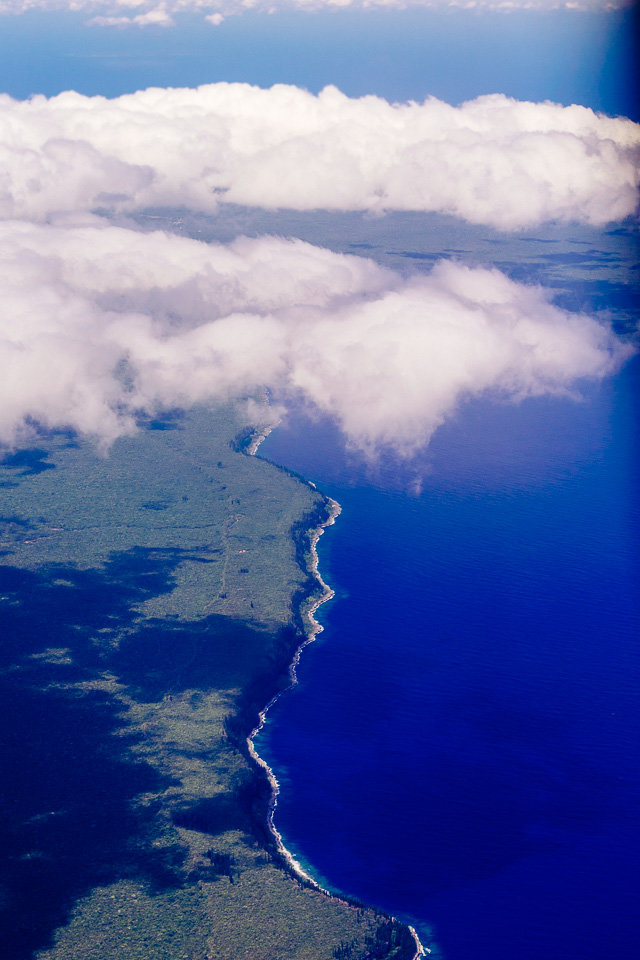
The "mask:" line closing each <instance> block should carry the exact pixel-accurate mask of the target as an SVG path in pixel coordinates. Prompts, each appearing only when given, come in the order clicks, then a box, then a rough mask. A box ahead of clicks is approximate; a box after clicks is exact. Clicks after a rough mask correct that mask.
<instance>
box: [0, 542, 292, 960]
mask: <svg viewBox="0 0 640 960" xmlns="http://www.w3.org/2000/svg"><path fill="white" fill-rule="evenodd" d="M180 559H181V551H179V550H142V549H134V550H130V551H126V552H123V553H121V554H114V555H112V557H111V559H110V560H109V561H108V562H107V563H106V565H105V566H104V568H95V569H91V570H79V569H77V568H75V567H71V566H61V565H56V566H49V567H47V568H43V569H41V570H38V571H31V570H25V569H21V568H17V567H12V566H7V565H5V566H1V567H0V597H2V606H3V612H2V617H3V628H4V629H3V631H2V642H1V645H0V672H1V675H0V703H1V706H0V724H1V729H2V740H3V760H2V764H3V766H4V769H3V770H2V771H1V772H0V777H1V782H2V785H3V786H2V792H1V793H0V817H1V823H2V827H1V828H0V829H1V830H2V850H3V860H4V865H3V868H2V883H1V884H0V890H1V892H2V896H1V898H0V914H2V915H3V919H2V926H3V929H4V931H5V933H4V949H5V950H6V951H7V956H11V957H12V958H13V960H27V958H29V957H30V956H31V955H32V952H33V951H34V950H37V949H41V948H44V947H46V946H47V945H48V944H50V942H51V937H52V934H53V932H54V930H55V929H56V928H58V927H60V926H61V925H64V924H65V923H66V922H67V920H68V918H69V914H70V911H71V909H72V907H73V905H74V903H75V902H76V901H77V900H78V898H80V897H82V896H85V895H87V894H88V893H89V891H90V890H91V889H92V888H94V887H95V886H97V885H105V884H109V883H113V882H115V881H117V880H119V879H123V878H129V879H136V880H141V881H142V882H144V883H146V884H147V885H148V887H149V889H150V890H151V891H154V890H162V889H166V888H167V887H171V886H177V885H182V884H184V883H185V882H186V876H185V874H184V873H183V872H182V869H181V867H182V863H183V859H184V853H183V850H182V848H181V847H180V846H178V845H177V844H173V845H168V846H167V845H164V846H163V847H162V848H161V849H158V848H153V847H152V840H153V839H154V837H156V836H157V835H158V829H159V826H158V821H157V820H156V819H155V818H156V814H157V812H158V804H157V803H150V804H140V803H137V802H136V801H139V800H140V798H141V796H142V795H143V794H153V793H156V794H161V793H162V792H163V791H164V790H165V789H166V788H167V787H168V786H170V785H172V784H173V783H174V781H172V780H171V779H170V777H168V776H165V775H161V774H160V773H159V772H158V771H157V770H156V769H154V767H153V766H152V765H151V764H149V763H145V762H141V761H140V759H139V758H138V757H134V756H133V755H132V748H135V746H136V744H137V743H138V742H139V736H138V735H137V734H136V733H135V732H132V731H127V721H126V710H125V709H124V708H123V703H122V702H121V701H120V700H119V699H118V697H117V695H116V694H115V693H113V692H111V691H110V690H109V689H107V688H105V689H98V688H97V687H95V686H94V687H93V688H92V687H91V686H90V682H91V681H96V680H98V679H100V678H101V677H102V676H103V675H104V673H105V672H108V673H110V674H115V675H116V676H117V677H118V679H119V681H120V682H121V683H124V684H126V685H128V689H127V691H126V692H127V694H128V695H130V696H132V697H134V698H138V699H139V700H141V701H143V702H149V701H151V702H153V701H154V700H156V699H161V698H162V697H163V696H164V695H165V694H167V693H169V692H173V693H175V694H177V693H180V692H182V691H184V690H186V689H194V690H198V689H202V690H204V689H210V688H212V687H216V686H217V687H223V688H224V689H230V688H231V687H232V686H235V685H236V684H237V685H239V686H240V685H242V684H243V683H244V681H245V680H246V681H247V686H248V687H249V688H250V689H254V692H255V691H260V694H261V693H262V691H263V689H264V688H265V687H264V685H265V683H267V678H269V677H270V679H271V683H273V678H274V672H276V673H277V672H278V670H275V671H274V665H275V661H279V660H280V659H281V658H282V661H283V663H284V656H285V648H286V649H288V642H287V641H285V640H284V639H283V642H282V644H279V642H278V638H277V637H276V638H273V637H272V636H271V635H265V633H263V632H261V631H259V630H257V629H255V628H252V627H251V626H250V625H248V624H244V623H240V622H234V621H230V620H229V618H224V617H219V616H216V617H209V618H207V619H206V620H204V621H201V622H198V623H179V622H165V621H160V620H154V621H144V620H141V618H140V614H139V612H138V610H137V605H138V604H140V603H141V602H143V601H144V600H147V599H149V598H150V597H151V596H155V595H158V594H161V593H164V592H167V591H169V590H170V589H172V586H173V577H172V574H173V571H174V569H175V567H176V565H177V564H178V563H179V561H180ZM274 640H275V642H273V641H274ZM118 642H119V643H120V648H119V649H118ZM279 651H281V653H280V652H279ZM235 661H237V664H238V665H234V662H235ZM83 684H86V685H84V686H83ZM256 695H258V694H256ZM245 709H248V710H249V712H251V711H252V710H253V701H252V702H251V704H250V705H247V706H245ZM188 748H189V744H188V742H187V743H186V744H185V749H186V750H188ZM235 787H237V790H236V791H235V794H237V796H236V795H235V794H234V793H230V794H229V796H230V797H231V796H233V797H234V802H231V801H230V800H227V801H225V802H224V803H223V804H222V806H223V807H224V810H223V809H222V807H221V809H220V816H217V815H216V816H214V817H213V819H212V812H213V811H210V810H207V811H205V812H206V814H207V815H206V817H205V820H206V823H205V822H204V821H203V823H202V824H200V825H197V824H195V829H202V830H205V831H207V832H217V831H218V830H225V829H229V827H230V825H231V824H232V822H233V825H234V826H235V827H236V828H239V829H244V830H250V829H251V827H252V826H253V825H254V819H255V818H254V816H252V811H253V812H254V813H255V811H254V807H255V805H256V803H259V804H260V805H261V804H262V803H263V802H264V798H263V797H262V796H261V792H262V791H261V787H260V785H257V786H254V787H253V788H251V787H250V786H248V785H247V783H246V782H245V783H238V784H236V785H235ZM251 789H253V790H254V795H252V796H250V795H249V793H250V791H251ZM243 791H244V794H246V796H244V794H243ZM243 796H244V799H245V801H246V802H245V803H244V807H242V808H238V812H237V816H235V814H234V811H235V809H236V808H235V806H234V804H235V801H236V800H242V798H243ZM225 804H226V805H225ZM187 807H188V803H185V800H184V798H183V801H182V807H181V809H183V815H184V816H186V817H187V819H188V817H189V815H190V814H189V811H188V809H187ZM195 813H197V809H194V814H195ZM222 814H224V816H222ZM221 817H222V818H221ZM234 817H235V819H234ZM177 819H178V820H179V819H180V814H178V817H177ZM200 819H202V817H200ZM214 821H215V822H214ZM176 822H177V821H176ZM185 825H186V824H185Z"/></svg>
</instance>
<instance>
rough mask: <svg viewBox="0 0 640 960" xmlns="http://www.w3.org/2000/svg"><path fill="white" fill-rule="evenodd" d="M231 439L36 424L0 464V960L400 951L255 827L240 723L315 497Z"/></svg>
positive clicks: (259, 815)
mask: <svg viewBox="0 0 640 960" xmlns="http://www.w3.org/2000/svg"><path fill="white" fill-rule="evenodd" d="M240 432H241V424H239V423H238V421H237V419H236V417H235V415H234V414H233V412H232V411H231V410H229V409H224V410H217V411H215V413H214V412H211V411H206V410H198V411H195V412H194V413H193V414H190V415H189V416H183V415H181V414H177V413H176V414H167V415H166V416H164V417H163V418H162V419H161V420H156V421H152V422H147V423H145V424H142V425H141V430H140V433H139V434H138V435H137V436H136V437H133V438H126V439H122V440H120V441H118V442H117V443H116V444H115V445H114V447H113V448H112V450H111V451H110V452H109V453H108V455H106V456H102V455H101V454H100V453H99V452H98V451H96V449H95V448H94V447H92V446H91V445H90V444H88V443H80V442H78V441H76V440H75V439H74V438H72V437H68V436H66V435H62V434H58V435H56V436H54V437H47V438H42V441H41V442H39V443H38V444H37V445H36V446H35V447H34V446H32V447H30V448H29V449H26V448H25V449H21V450H18V451H17V452H15V451H14V452H13V453H11V454H10V455H8V456H6V457H5V458H4V461H3V463H2V465H1V466H0V483H1V484H2V488H3V490H2V493H3V497H2V502H3V506H2V510H1V512H2V517H1V518H0V533H1V535H2V540H1V551H2V557H1V565H0V599H1V600H2V624H3V629H2V645H1V657H2V660H1V664H0V669H1V673H0V684H1V686H2V691H1V696H0V703H1V704H2V706H1V708H0V709H1V711H2V715H1V722H2V730H3V733H2V736H3V741H4V745H5V749H4V761H3V762H4V763H6V769H5V770H4V771H3V772H2V784H3V790H2V794H1V798H0V807H1V809H0V814H1V823H2V828H1V829H2V834H3V836H2V851H3V855H4V858H5V865H4V867H3V870H2V874H1V876H2V884H1V886H2V889H1V891H0V910H1V911H2V913H3V930H4V932H3V951H4V953H5V955H6V956H7V957H11V958H12V960H27V958H30V957H33V956H37V957H38V958H40V960H71V958H74V960H77V958H78V957H82V958H83V960H107V958H108V960H138V958H139V960H180V958H188V960H205V958H210V960H214V958H216V960H244V958H246V960H290V958H291V960H293V958H295V960H331V958H334V957H335V958H364V957H370V958H374V957H378V958H382V957H389V958H391V957H394V958H406V957H411V956H412V955H413V952H414V948H413V941H412V938H411V936H410V934H409V932H408V931H407V929H406V928H404V927H403V926H401V925H399V924H397V923H395V921H390V920H389V919H388V918H387V917H384V916H382V915H379V914H377V913H376V912H375V911H373V910H370V909H368V908H364V907H360V906H357V905H355V904H348V903H346V902H344V901H343V900H341V899H338V898H330V897H327V896H325V895H324V894H322V893H321V892H319V891H318V890H316V889H314V888H313V887H311V886H310V885H308V884H305V883H304V882H300V881H299V880H297V879H296V878H295V877H293V876H292V875H291V872H290V871H287V869H286V865H285V864H284V863H283V862H282V861H281V858H280V855H279V854H278V851H277V849H276V847H275V844H274V841H273V838H272V836H271V834H270V832H269V831H268V829H267V827H266V822H267V811H268V804H269V799H270V790H269V785H268V783H267V780H266V776H265V774H264V772H263V771H262V770H260V768H258V767H257V765H256V764H255V763H254V762H253V761H252V760H251V757H250V756H249V753H248V750H247V745H246V737H247V735H248V734H249V732H250V731H251V730H252V729H253V727H254V726H255V724H256V720H257V716H258V712H259V710H260V709H261V708H262V707H263V706H264V705H265V703H266V702H268V700H269V699H270V698H271V697H272V696H273V695H274V694H275V693H276V692H277V690H278V689H280V688H281V687H282V686H283V685H285V684H286V683H287V682H288V665H289V663H290V660H291V657H292V654H293V652H294V650H295V648H296V647H297V645H298V644H299V642H300V639H301V629H302V625H301V619H300V617H301V612H300V611H301V609H302V610H304V604H305V603H308V599H309V595H310V591H311V590H312V589H313V582H312V581H310V578H309V576H308V572H307V570H306V560H307V559H308V558H306V557H305V552H306V551H307V550H308V538H307V534H306V531H308V529H309V528H310V527H312V526H314V525H317V524H318V523H319V522H321V520H322V518H323V517H324V516H325V511H326V505H325V502H324V500H323V498H322V497H321V496H320V495H319V494H318V493H317V492H316V491H315V490H314V489H312V488H311V487H310V486H308V485H306V484H304V483H302V482H301V481H300V480H299V479H297V478H295V477H292V476H289V475H288V474H287V473H285V472H284V471H281V470H278V469H277V468H275V467H273V466H272V465H270V464H268V463H265V462H263V461H260V460H258V459H255V458H251V457H247V456H245V455H244V454H243V453H242V452H241V450H239V449H237V446H238V445H236V448H234V446H233V444H232V443H231V441H232V440H233V438H234V437H236V436H238V435H239V434H240ZM239 446H240V447H241V446H242V443H240V445H239ZM292 532H293V533H294V534H295V535H294V536H292Z"/></svg>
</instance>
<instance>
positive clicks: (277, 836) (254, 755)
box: [244, 421, 431, 960]
mask: <svg viewBox="0 0 640 960" xmlns="http://www.w3.org/2000/svg"><path fill="white" fill-rule="evenodd" d="M279 422H280V421H277V422H275V423H273V424H270V425H269V426H267V427H263V428H261V429H260V430H259V431H256V432H255V433H254V434H253V435H252V437H251V440H250V442H249V443H247V444H246V446H245V447H244V452H245V453H246V454H247V455H248V456H256V452H257V450H258V448H259V446H260V444H261V443H262V442H263V441H264V440H266V438H267V437H268V436H269V434H270V433H271V432H272V431H273V430H274V429H275V428H276V427H277V426H278V423H279ZM301 482H304V483H307V484H308V485H309V486H311V487H313V489H314V490H315V489H316V486H315V484H314V483H312V482H311V481H310V480H303V479H302V478H301ZM322 496H323V499H324V502H325V506H326V508H327V516H326V518H325V519H324V520H322V521H321V522H320V523H319V524H318V525H317V526H315V527H311V528H308V529H307V530H306V531H305V532H306V535H307V536H308V538H309V548H308V553H309V557H310V562H308V563H307V573H308V575H309V577H310V579H311V580H312V581H314V582H315V584H316V585H317V586H318V587H319V588H320V595H319V596H315V597H312V598H305V599H303V600H302V602H301V604H300V607H299V615H300V619H301V622H302V627H303V639H302V642H301V643H299V644H298V646H297V647H296V649H295V650H294V652H293V657H292V659H291V662H290V664H289V684H288V685H287V687H285V688H284V689H282V690H279V691H278V692H277V693H276V694H275V696H273V697H272V698H271V700H269V702H268V703H267V704H266V705H265V706H264V707H263V708H262V709H261V710H260V712H259V714H258V723H257V724H256V726H255V727H254V728H253V730H252V731H251V732H250V734H249V736H248V737H247V740H246V744H247V749H248V752H249V756H250V757H251V759H252V760H253V761H254V762H255V763H256V764H257V766H259V767H260V768H261V769H262V771H263V772H264V773H265V775H266V777H267V781H268V783H269V787H270V791H271V793H270V798H269V804H268V813H267V828H268V831H269V833H270V834H271V836H272V838H273V840H274V841H275V845H276V849H277V852H278V854H279V855H280V857H281V858H282V860H283V861H284V863H285V864H286V866H287V867H288V869H289V870H290V871H291V872H292V874H293V875H294V876H295V877H297V878H298V880H300V881H302V882H303V883H305V884H308V885H310V886H312V887H314V888H315V889H316V890H318V891H320V892H321V893H323V894H324V895H325V896H327V897H330V898H331V899H333V900H339V901H341V902H343V903H350V900H349V898H348V896H346V897H344V896H340V895H338V894H335V893H333V892H332V891H331V890H328V889H327V888H326V887H323V886H322V885H321V884H320V883H318V881H317V880H315V879H314V877H312V876H311V874H309V873H308V872H307V871H306V870H305V869H304V867H303V866H302V865H301V864H300V863H299V861H298V860H296V858H295V857H294V855H293V854H292V853H291V851H290V850H288V849H287V847H286V846H285V844H284V842H283V839H282V834H281V833H280V832H279V830H278V829H277V827H276V826H275V823H274V817H275V811H276V808H277V805H278V796H279V793H280V784H279V782H278V779H277V777H276V776H275V774H274V772H273V770H272V769H271V767H270V766H269V764H268V763H267V762H266V760H265V759H264V758H263V757H261V756H260V754H259V753H258V751H257V750H256V747H255V744H254V739H255V737H256V736H257V735H258V733H260V731H261V730H262V728H263V727H264V724H265V722H266V718H267V713H268V711H269V709H270V708H271V707H272V706H273V705H274V704H275V703H276V702H277V701H278V700H279V698H280V697H281V696H282V694H283V693H284V692H285V691H286V690H290V689H291V687H293V686H295V684H296V683H297V682H298V678H297V674H296V669H297V666H298V664H299V662H300V657H301V655H302V651H303V650H304V648H305V647H306V646H308V644H310V643H313V641H314V640H315V638H316V637H317V636H318V634H319V633H322V631H323V630H324V627H323V626H322V624H321V623H319V622H318V621H317V620H316V618H315V614H316V612H317V610H318V609H319V608H320V607H321V606H322V604H323V603H326V602H327V601H328V600H331V599H332V597H334V596H335V591H334V590H333V589H332V588H331V587H330V586H329V585H328V584H327V583H326V582H325V581H324V580H323V578H322V575H321V574H320V564H319V557H318V549H317V547H318V542H319V540H320V537H321V536H322V535H323V533H324V532H325V530H326V529H327V527H330V526H333V524H334V523H335V522H336V519H337V518H338V517H339V516H340V514H341V513H342V507H341V506H340V504H339V503H338V501H337V500H334V499H333V498H332V497H329V496H327V495H324V494H322ZM309 599H310V602H309ZM387 916H388V918H389V920H390V921H392V922H396V923H402V921H397V920H396V918H395V917H393V916H391V915H387ZM404 926H405V928H406V929H407V930H408V931H409V933H410V935H411V938H412V940H413V944H414V948H415V952H414V954H413V956H412V957H411V958H410V960H420V958H421V957H425V956H427V955H428V954H430V953H431V950H430V949H429V948H428V947H424V946H423V944H422V943H421V942H420V938H419V936H418V933H417V931H416V930H415V928H414V927H412V926H411V925H410V924H404Z"/></svg>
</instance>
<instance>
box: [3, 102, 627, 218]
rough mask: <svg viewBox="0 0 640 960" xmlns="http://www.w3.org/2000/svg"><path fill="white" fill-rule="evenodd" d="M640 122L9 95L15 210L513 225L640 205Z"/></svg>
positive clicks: (467, 108) (500, 112)
mask: <svg viewBox="0 0 640 960" xmlns="http://www.w3.org/2000/svg"><path fill="white" fill-rule="evenodd" d="M639 151H640V125H638V124H636V123H633V122H632V121H630V120H626V119H624V118H611V117H606V116H602V115H599V114H596V113H594V112H593V111H592V110H590V109H588V108H586V107H580V106H570V107H563V106H559V105H558V104H553V103H527V102H520V101H517V100H513V99H510V98H508V97H505V96H503V95H500V94H496V95H492V96H483V97H480V98H478V99H476V100H472V101H469V102H467V103H464V104H462V105H461V106H459V107H452V106H450V105H448V104H446V103H443V102H442V101H440V100H436V99H434V98H429V99H427V100H426V101H425V102H424V103H413V102H409V103H404V104H390V103H388V102H387V101H386V100H384V99H381V98H379V97H374V96H366V97H362V98H360V99H352V98H349V97H347V96H345V95H344V94H342V93H341V92H340V91H339V90H337V89H336V88H335V87H327V88H325V89H324V90H323V91H322V92H321V93H319V94H318V95H317V96H314V95H313V94H311V93H308V92H307V91H305V90H302V89H299V88H298V87H294V86H285V85H277V86H274V87H271V88H270V89H261V88H259V87H253V86H250V85H248V84H243V83H216V84H211V85H208V86H203V87H199V88H198V89H149V90H144V91H139V92H137V93H134V94H130V95H127V96H122V97H119V98H117V99H113V100H108V99H105V98H104V97H85V96H82V95H80V94H78V93H74V92H68V93H63V94H60V95H59V96H57V97H53V98H51V99H46V98H45V97H43V96H36V97H33V98H32V99H31V100H28V101H16V100H13V99H11V98H10V97H8V96H6V95H4V96H0V171H1V173H0V217H3V218H11V217H14V218H19V219H30V220H46V219H47V218H48V217H49V215H50V214H51V213H54V212H60V211H74V212H75V211H92V210H96V209H99V208H103V209H107V210H120V211H122V210H124V211H132V210H135V209H142V208H145V207H150V206H170V207H171V206H186V207H189V208H192V209H195V210H200V211H206V212H214V211H215V210H216V208H217V206H218V204H220V203H226V202H231V203H236V204H243V205H249V206H257V207H264V208H269V209H276V208H289V209H294V210H309V209H318V208H324V209H329V210H364V211H371V212H373V213H380V212H383V211H385V210H419V211H438V212H441V213H445V214H452V215H454V216H457V217H462V218H463V219H465V220H467V221H469V222H472V223H481V224H487V225H490V226H493V227H497V228H499V229H503V230H513V229H519V228H524V227H531V226H533V225H536V224H539V223H541V222H543V221H549V220H561V221H579V222H583V223H589V224H596V225H597V224H604V223H607V222H609V221H614V220H620V219H623V218H625V217H627V216H629V215H630V214H633V213H634V212H635V210H636V209H637V204H638V185H639V180H640V174H639V169H640V167H639V164H638V159H639Z"/></svg>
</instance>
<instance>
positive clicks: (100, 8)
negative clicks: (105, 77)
mask: <svg viewBox="0 0 640 960" xmlns="http://www.w3.org/2000/svg"><path fill="white" fill-rule="evenodd" d="M633 2H634V0H164V2H162V3H160V4H158V2H157V0H0V14H1V13H6V14H9V13H13V14H18V13H24V12H26V11H27V10H68V11H80V12H86V13H88V14H91V13H94V14H97V15H96V16H94V17H93V18H92V19H91V21H90V22H91V23H92V24H94V25H96V26H105V27H109V26H115V27H124V26H153V25H154V24H155V25H160V26H172V25H173V23H174V21H173V20H172V19H171V18H172V17H173V16H175V15H179V14H182V13H201V14H202V15H203V16H204V18H205V19H206V20H208V21H209V22H210V23H212V24H214V25H217V24H218V23H219V22H220V21H219V20H218V19H217V17H218V16H220V17H229V16H235V15H238V14H243V13H246V12H247V11H248V10H254V11H259V12H266V13H273V12H274V11H277V10H305V11H309V12H311V11H317V10H326V9H332V10H336V9H338V8H345V7H346V8H350V9H357V10H365V11H366V10H375V9H405V8H407V7H423V8H429V9H453V10H469V11H470V12H473V11H482V10H498V11H504V12H505V13H510V12H512V11H514V10H558V9H560V10H562V9H564V10H576V11H580V10H593V11H606V10H616V9H622V8H624V7H628V6H631V5H632V3H633ZM131 10H134V11H137V13H136V14H135V15H134V16H130V11H131ZM158 10H159V11H161V12H162V14H163V15H164V16H165V17H166V19H154V15H155V14H156V13H157V11H158Z"/></svg>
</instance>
